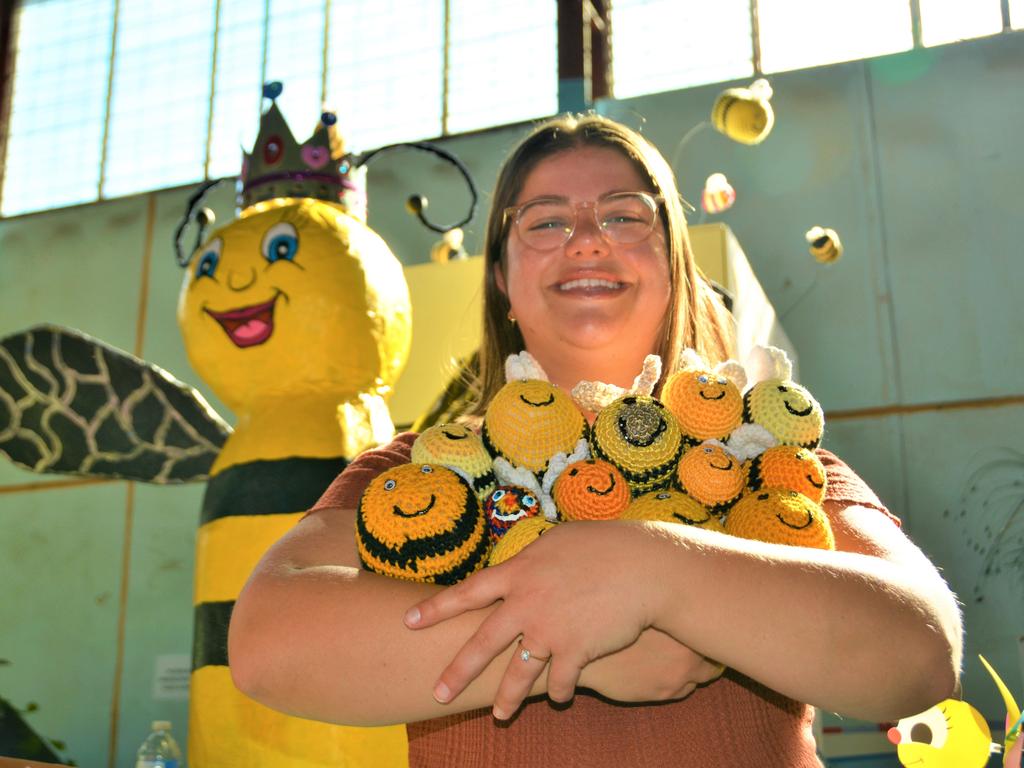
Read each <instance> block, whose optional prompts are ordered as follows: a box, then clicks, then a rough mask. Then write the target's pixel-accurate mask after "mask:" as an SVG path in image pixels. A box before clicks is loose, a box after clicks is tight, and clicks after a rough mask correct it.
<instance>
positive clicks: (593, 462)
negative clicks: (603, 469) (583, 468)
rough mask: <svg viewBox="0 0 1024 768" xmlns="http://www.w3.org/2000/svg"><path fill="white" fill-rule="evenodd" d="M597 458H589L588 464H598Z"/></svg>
mask: <svg viewBox="0 0 1024 768" xmlns="http://www.w3.org/2000/svg"><path fill="white" fill-rule="evenodd" d="M596 463H597V459H587V464H596Z"/></svg>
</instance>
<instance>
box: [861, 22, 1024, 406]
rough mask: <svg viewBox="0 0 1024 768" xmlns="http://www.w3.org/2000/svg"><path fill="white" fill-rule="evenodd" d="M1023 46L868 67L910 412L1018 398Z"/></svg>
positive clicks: (1021, 377)
mask: <svg viewBox="0 0 1024 768" xmlns="http://www.w3.org/2000/svg"><path fill="white" fill-rule="evenodd" d="M1022 37H1024V35H1022V34H1020V33H1016V34H1012V35H1005V36H1000V37H996V38H993V39H990V40H983V41H974V42H970V43H964V44H962V45H953V46H944V47H942V48H939V49H934V50H930V51H924V52H921V53H916V54H908V55H906V56H901V57H890V58H889V59H883V60H880V61H878V62H875V63H873V64H872V65H870V71H871V80H872V91H873V94H874V104H875V109H876V117H875V121H876V124H877V130H878V151H879V159H880V166H881V169H882V170H881V177H882V190H883V193H882V194H883V202H884V205H885V210H886V215H885V219H884V231H883V236H884V239H885V243H886V249H887V252H888V254H889V262H890V265H891V273H892V284H893V311H894V312H895V316H896V329H897V342H898V350H899V360H900V374H901V377H902V379H903V390H904V392H905V397H906V398H907V400H908V401H909V402H936V401H944V400H954V399H960V398H978V397H987V396H995V395H1005V394H1015V395H1016V394H1022V393H1024V334H1021V333H1020V329H1021V327H1022V325H1024V323H1022V320H1024V315H1022V313H1021V310H1020V289H1021V286H1024V259H1022V258H1021V256H1022V252H1021V242H1022V239H1024V219H1022V217H1021V213H1022V211H1024V191H1022V189H1021V181H1020V180H1021V179H1022V178H1024V155H1022V154H1021V152H1020V147H1021V141H1020V137H1021V126H1022V125H1024V44H1022V43H1024V40H1022ZM907 72H909V73H910V74H906V73H907Z"/></svg>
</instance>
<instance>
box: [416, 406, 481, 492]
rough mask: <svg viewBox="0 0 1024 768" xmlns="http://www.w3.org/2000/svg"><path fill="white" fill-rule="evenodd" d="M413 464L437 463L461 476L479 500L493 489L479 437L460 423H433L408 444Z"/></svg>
mask: <svg viewBox="0 0 1024 768" xmlns="http://www.w3.org/2000/svg"><path fill="white" fill-rule="evenodd" d="M411 459H412V461H413V463H416V464H440V465H442V466H445V467H448V468H449V469H453V470H455V471H456V472H458V473H459V474H461V475H462V476H463V478H464V479H465V480H466V481H467V482H469V484H470V486H472V488H473V492H474V493H475V494H476V496H477V498H478V499H480V500H481V502H482V501H483V500H484V499H486V498H487V496H489V495H490V493H491V491H493V490H494V471H493V468H492V463H491V455H490V454H489V453H488V452H487V448H486V447H485V446H484V442H483V440H481V439H480V436H479V435H478V434H477V433H476V432H474V431H473V430H471V429H470V428H469V427H466V426H463V425H462V424H435V425H434V426H432V427H429V428H427V429H425V430H423V432H421V433H420V435H419V437H417V438H416V441H415V442H414V443H413V444H412V455H411Z"/></svg>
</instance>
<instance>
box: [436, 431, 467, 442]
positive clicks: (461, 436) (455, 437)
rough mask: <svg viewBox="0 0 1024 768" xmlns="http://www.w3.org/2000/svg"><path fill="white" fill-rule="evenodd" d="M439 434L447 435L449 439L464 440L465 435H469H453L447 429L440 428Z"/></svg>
mask: <svg viewBox="0 0 1024 768" xmlns="http://www.w3.org/2000/svg"><path fill="white" fill-rule="evenodd" d="M441 434H442V435H444V436H445V437H447V438H448V439H449V440H465V439H466V438H467V437H469V435H468V434H461V435H453V434H452V433H451V432H449V431H448V430H447V429H442V430H441Z"/></svg>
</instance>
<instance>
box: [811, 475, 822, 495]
mask: <svg viewBox="0 0 1024 768" xmlns="http://www.w3.org/2000/svg"><path fill="white" fill-rule="evenodd" d="M807 482H808V483H810V484H811V485H813V486H814V487H815V488H817V489H818V490H819V491H820V490H821V489H822V488H824V487H825V483H824V482H821V483H816V482H814V478H813V477H811V476H810V475H808V476H807Z"/></svg>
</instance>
